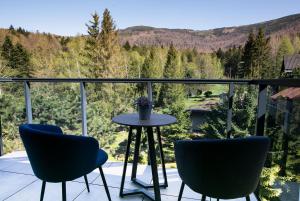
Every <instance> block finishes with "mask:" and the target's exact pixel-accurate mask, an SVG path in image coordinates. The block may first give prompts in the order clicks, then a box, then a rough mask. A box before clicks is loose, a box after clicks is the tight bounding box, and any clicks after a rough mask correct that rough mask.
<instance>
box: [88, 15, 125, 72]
mask: <svg viewBox="0 0 300 201" xmlns="http://www.w3.org/2000/svg"><path fill="white" fill-rule="evenodd" d="M92 17H93V19H92V20H91V21H90V25H87V27H88V34H89V37H88V39H87V41H86V52H87V56H88V58H90V59H91V62H92V63H91V66H92V68H91V69H90V72H91V74H92V76H93V77H113V76H114V75H118V77H120V75H122V70H121V69H119V68H116V66H118V64H119V63H120V57H121V56H120V47H119V43H118V33H117V30H116V26H115V24H114V21H113V19H112V17H111V15H110V12H109V11H108V9H105V11H104V13H103V19H102V22H101V28H100V27H99V16H98V14H97V13H94V14H93V15H92Z"/></svg>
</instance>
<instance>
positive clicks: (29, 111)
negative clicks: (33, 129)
mask: <svg viewBox="0 0 300 201" xmlns="http://www.w3.org/2000/svg"><path fill="white" fill-rule="evenodd" d="M24 96H25V106H26V117H27V122H28V123H29V124H30V123H32V107H31V98H30V83H29V82H28V81H24Z"/></svg>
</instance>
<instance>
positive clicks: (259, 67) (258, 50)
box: [251, 28, 279, 78]
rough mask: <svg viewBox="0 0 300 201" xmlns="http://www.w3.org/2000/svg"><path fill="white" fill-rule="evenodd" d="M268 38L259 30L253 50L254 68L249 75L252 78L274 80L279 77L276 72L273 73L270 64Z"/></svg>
mask: <svg viewBox="0 0 300 201" xmlns="http://www.w3.org/2000/svg"><path fill="white" fill-rule="evenodd" d="M269 41H270V38H266V37H265V32H264V30H263V29H262V28H260V29H259V31H258V33H257V36H256V39H255V46H254V47H255V48H254V50H255V51H254V55H255V59H254V68H252V72H251V75H252V77H253V78H274V77H277V76H279V74H278V72H274V70H275V69H274V68H273V66H272V62H271V48H270V44H269Z"/></svg>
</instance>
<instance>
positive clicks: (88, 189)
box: [83, 175, 90, 192]
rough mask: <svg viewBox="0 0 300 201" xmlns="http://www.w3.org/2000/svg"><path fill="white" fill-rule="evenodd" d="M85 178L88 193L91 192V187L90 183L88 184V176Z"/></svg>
mask: <svg viewBox="0 0 300 201" xmlns="http://www.w3.org/2000/svg"><path fill="white" fill-rule="evenodd" d="M83 177H84V181H85V185H86V189H87V191H88V192H90V187H89V182H88V179H87V176H86V175H84V176H83Z"/></svg>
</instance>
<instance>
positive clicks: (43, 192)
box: [40, 181, 46, 201]
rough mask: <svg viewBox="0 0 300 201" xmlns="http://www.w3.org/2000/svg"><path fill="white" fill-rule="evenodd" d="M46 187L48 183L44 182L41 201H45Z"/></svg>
mask: <svg viewBox="0 0 300 201" xmlns="http://www.w3.org/2000/svg"><path fill="white" fill-rule="evenodd" d="M45 187H46V182H45V181H43V184H42V190H41V198H40V201H43V199H44V194H45Z"/></svg>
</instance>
